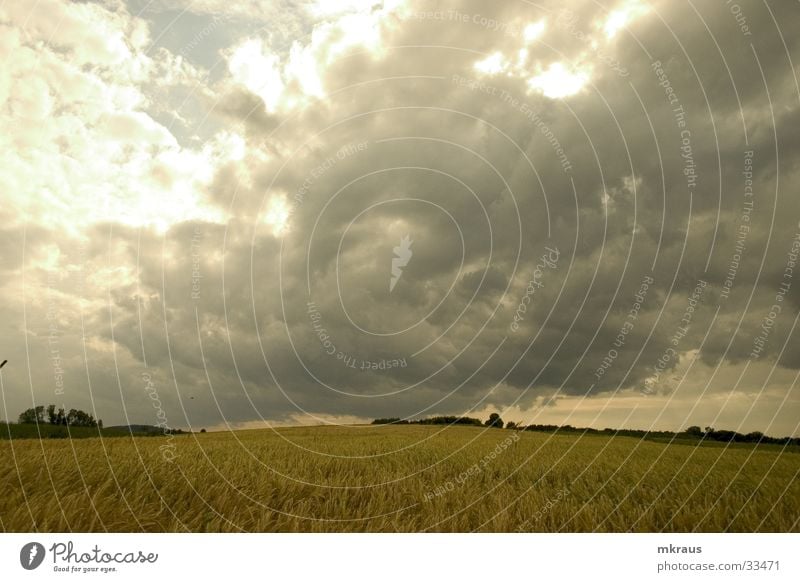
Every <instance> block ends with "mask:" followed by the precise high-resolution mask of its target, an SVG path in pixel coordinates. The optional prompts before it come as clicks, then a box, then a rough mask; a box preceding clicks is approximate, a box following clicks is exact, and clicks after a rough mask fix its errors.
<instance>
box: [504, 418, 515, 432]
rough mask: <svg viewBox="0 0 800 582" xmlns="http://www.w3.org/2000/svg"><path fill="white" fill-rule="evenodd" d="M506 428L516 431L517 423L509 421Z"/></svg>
mask: <svg viewBox="0 0 800 582" xmlns="http://www.w3.org/2000/svg"><path fill="white" fill-rule="evenodd" d="M506 428H510V429H511V430H514V429H515V428H517V423H516V422H512V421H510V420H509V421H508V422H507V423H506Z"/></svg>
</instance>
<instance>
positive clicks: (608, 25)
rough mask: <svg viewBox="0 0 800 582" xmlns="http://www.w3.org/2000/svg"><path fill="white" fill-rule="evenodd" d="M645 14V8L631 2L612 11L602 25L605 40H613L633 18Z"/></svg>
mask: <svg viewBox="0 0 800 582" xmlns="http://www.w3.org/2000/svg"><path fill="white" fill-rule="evenodd" d="M646 12H647V7H646V6H643V5H642V4H640V3H639V2H638V1H636V0H633V1H630V2H626V3H625V4H623V5H622V6H621V7H620V8H617V9H616V10H613V11H612V12H611V13H610V14H609V15H608V18H607V19H606V20H605V22H604V23H603V32H604V33H605V35H606V38H609V39H610V38H613V37H614V36H616V34H617V33H618V32H619V31H620V30H622V29H623V28H625V27H626V26H627V25H628V24H629V23H630V22H631V21H633V20H634V19H635V18H637V17H639V16H641V15H642V14H644V13H646Z"/></svg>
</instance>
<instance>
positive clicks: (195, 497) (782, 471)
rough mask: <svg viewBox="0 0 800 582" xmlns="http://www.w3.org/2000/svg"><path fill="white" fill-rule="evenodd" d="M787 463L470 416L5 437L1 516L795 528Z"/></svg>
mask: <svg viewBox="0 0 800 582" xmlns="http://www.w3.org/2000/svg"><path fill="white" fill-rule="evenodd" d="M793 448H796V447H793ZM799 472H800V454H798V453H797V452H794V451H790V450H789V448H786V449H784V448H783V447H781V446H776V445H758V446H756V445H746V446H724V445H713V446H706V445H700V446H698V445H696V444H675V443H673V444H668V443H659V442H651V441H647V440H642V439H637V438H630V437H609V436H598V435H591V436H590V435H586V436H582V435H554V434H547V433H537V432H519V431H512V430H501V429H481V428H471V427H442V426H350V427H334V426H331V427H304V428H283V429H275V430H251V431H238V432H222V433H206V434H183V435H177V436H174V437H171V438H170V437H158V438H152V437H136V438H132V437H117V438H103V439H100V438H83V439H43V440H38V439H12V440H4V441H0V491H2V493H3V494H2V496H0V528H2V530H3V531H40V532H52V531H78V532H86V531H89V532H94V531H113V532H138V531H158V532H160V531H167V532H172V531H176V532H180V531H191V532H219V531H231V532H236V531H263V532H295V531H308V532H323V531H334V532H340V531H347V532H350V531H354V532H361V531H382V532H396V531H397V532H418V531H446V532H451V531H455V532H465V531H493V532H523V531H525V532H527V531H540V532H541V531H543V532H559V531H563V532H591V531H601V532H621V531H638V532H656V531H679V532H686V531H699V532H720V531H734V532H752V531H770V532H798V531H800V524H799V523H798V520H799V519H800V480H798V473H799Z"/></svg>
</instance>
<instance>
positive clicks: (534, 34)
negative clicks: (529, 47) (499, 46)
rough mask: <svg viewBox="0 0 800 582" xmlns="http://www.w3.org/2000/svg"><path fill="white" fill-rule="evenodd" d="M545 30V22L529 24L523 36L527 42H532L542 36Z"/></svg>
mask: <svg viewBox="0 0 800 582" xmlns="http://www.w3.org/2000/svg"><path fill="white" fill-rule="evenodd" d="M544 29H545V22H544V20H540V21H539V22H534V23H531V24H529V25H528V26H526V27H525V30H524V31H523V35H524V36H525V42H532V41H534V40H536V39H537V38H539V37H540V36H542V33H543V32H544Z"/></svg>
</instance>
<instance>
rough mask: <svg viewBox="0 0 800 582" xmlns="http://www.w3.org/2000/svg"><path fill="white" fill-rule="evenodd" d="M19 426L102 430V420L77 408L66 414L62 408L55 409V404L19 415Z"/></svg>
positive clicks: (38, 407) (34, 408)
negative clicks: (48, 425)
mask: <svg viewBox="0 0 800 582" xmlns="http://www.w3.org/2000/svg"><path fill="white" fill-rule="evenodd" d="M19 423H20V424H48V423H49V424H53V425H56V426H88V427H97V428H103V421H102V420H95V418H94V416H92V415H91V414H89V413H88V412H85V411H83V410H78V409H77V408H70V409H69V412H66V411H65V410H64V409H63V408H58V409H56V405H55V404H49V405H48V406H47V407H45V406H35V407H33V408H28V409H27V410H25V411H24V412H21V413H20V415H19Z"/></svg>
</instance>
